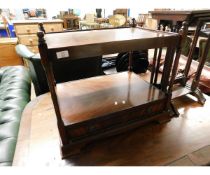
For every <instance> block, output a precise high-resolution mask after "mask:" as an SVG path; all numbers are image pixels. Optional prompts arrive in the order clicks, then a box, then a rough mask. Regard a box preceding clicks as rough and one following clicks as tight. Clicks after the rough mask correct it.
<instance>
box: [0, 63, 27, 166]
mask: <svg viewBox="0 0 210 175" xmlns="http://www.w3.org/2000/svg"><path fill="white" fill-rule="evenodd" d="M29 101H30V76H29V73H28V71H27V69H26V68H24V67H23V66H8V67H2V68H0V166H10V165H12V161H13V156H14V152H15V147H16V142H17V136H18V130H19V124H20V120H21V116H22V112H23V109H24V107H25V105H26V104H27V103H28V102H29Z"/></svg>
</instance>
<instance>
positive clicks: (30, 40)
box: [18, 35, 38, 46]
mask: <svg viewBox="0 0 210 175" xmlns="http://www.w3.org/2000/svg"><path fill="white" fill-rule="evenodd" d="M18 39H19V42H20V43H21V44H24V45H28V46H34V45H38V37H37V36H36V35H19V36H18Z"/></svg>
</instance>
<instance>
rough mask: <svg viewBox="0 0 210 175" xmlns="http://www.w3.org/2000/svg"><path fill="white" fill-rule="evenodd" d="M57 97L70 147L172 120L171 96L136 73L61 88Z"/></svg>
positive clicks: (67, 84) (93, 78)
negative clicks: (163, 119)
mask: <svg viewBox="0 0 210 175" xmlns="http://www.w3.org/2000/svg"><path fill="white" fill-rule="evenodd" d="M56 93H57V97H58V102H59V108H60V113H61V118H62V120H63V123H64V127H65V130H66V133H67V136H68V138H69V141H70V143H71V144H70V145H74V144H76V143H79V142H83V141H84V140H91V138H96V137H98V138H99V137H101V136H102V135H109V134H108V133H112V134H113V133H116V132H117V133H118V132H122V131H124V130H127V129H126V128H130V127H133V126H134V125H140V124H143V123H146V122H149V121H151V120H153V119H157V118H158V117H161V115H168V116H169V110H170V109H168V101H169V99H168V96H167V95H166V94H165V93H163V92H162V91H161V90H160V89H158V88H156V87H155V86H153V85H151V84H150V83H148V82H146V81H144V80H143V79H141V77H140V76H139V75H137V74H135V73H133V72H122V73H117V74H111V75H105V76H98V77H92V78H87V79H82V80H77V81H72V82H67V83H62V84H58V85H57V87H56ZM112 134H111V135H112Z"/></svg>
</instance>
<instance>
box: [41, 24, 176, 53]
mask: <svg viewBox="0 0 210 175" xmlns="http://www.w3.org/2000/svg"><path fill="white" fill-rule="evenodd" d="M170 36H177V34H176V33H167V32H162V31H155V30H149V29H142V28H138V27H137V28H118V29H116V28H115V29H103V30H91V31H77V32H63V33H54V34H46V35H45V40H46V43H47V45H48V49H56V48H65V47H74V46H84V45H92V44H104V43H113V42H120V41H129V40H130V41H131V40H138V39H149V38H164V37H170Z"/></svg>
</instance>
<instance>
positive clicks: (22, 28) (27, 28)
mask: <svg viewBox="0 0 210 175" xmlns="http://www.w3.org/2000/svg"><path fill="white" fill-rule="evenodd" d="M38 29H39V28H38V25H37V24H27V25H26V24H25V25H23V24H21V25H15V33H16V35H18V34H35V33H37V32H38Z"/></svg>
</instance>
